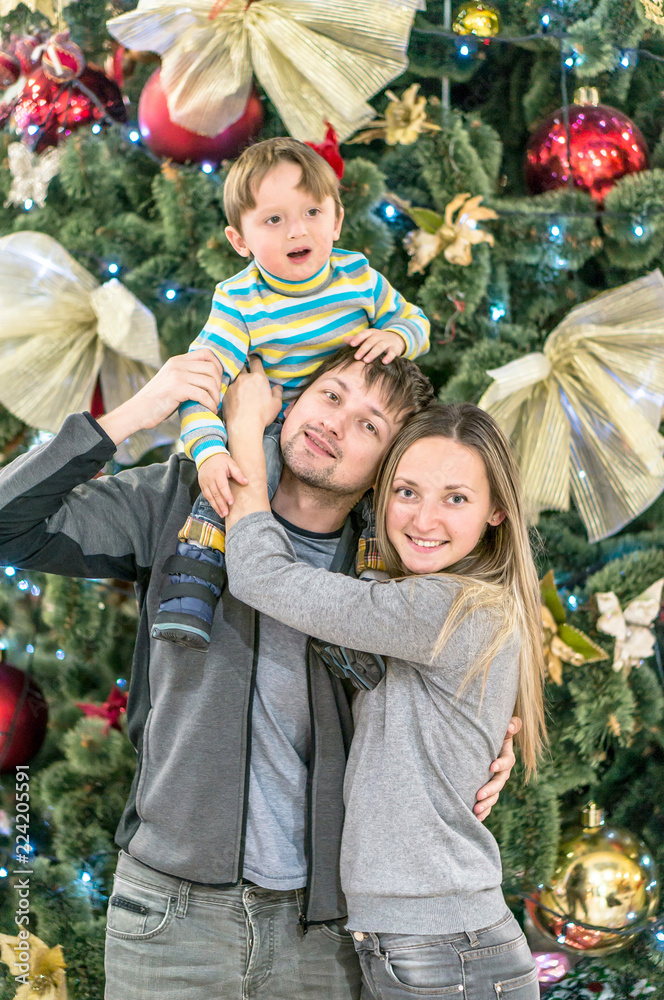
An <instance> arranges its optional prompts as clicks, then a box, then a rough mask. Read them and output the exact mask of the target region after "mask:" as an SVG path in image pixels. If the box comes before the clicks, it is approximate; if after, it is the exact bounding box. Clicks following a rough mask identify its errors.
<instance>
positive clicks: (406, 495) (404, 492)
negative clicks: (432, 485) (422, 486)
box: [397, 486, 415, 500]
mask: <svg viewBox="0 0 664 1000" xmlns="http://www.w3.org/2000/svg"><path fill="white" fill-rule="evenodd" d="M397 493H398V494H399V496H400V497H401V498H402V499H403V500H412V498H413V497H414V496H415V494H414V493H413V491H412V490H410V489H408V487H407V486H402V487H401V489H399V490H397Z"/></svg>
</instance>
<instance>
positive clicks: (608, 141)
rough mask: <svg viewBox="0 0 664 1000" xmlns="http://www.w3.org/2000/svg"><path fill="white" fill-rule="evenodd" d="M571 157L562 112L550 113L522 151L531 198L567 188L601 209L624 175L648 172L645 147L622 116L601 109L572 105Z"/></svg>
mask: <svg viewBox="0 0 664 1000" xmlns="http://www.w3.org/2000/svg"><path fill="white" fill-rule="evenodd" d="M569 131H570V156H569V160H568V157H567V139H566V136H565V122H564V117H563V109H562V108H559V109H558V111H554V113H553V114H552V115H550V116H549V117H548V118H547V119H545V121H543V122H542V123H541V125H539V126H538V127H537V129H536V130H535V132H534V133H533V135H532V136H531V139H530V141H529V143H528V146H527V149H526V168H525V173H526V184H527V185H528V190H529V191H530V192H531V194H541V193H542V192H543V191H551V190H553V189H555V188H564V187H567V186H568V183H569V177H570V175H571V177H572V182H573V184H574V187H575V188H581V189H582V190H584V191H587V192H588V193H589V194H590V195H592V197H593V198H594V199H595V200H596V201H597V202H599V203H600V204H602V202H603V201H604V198H605V197H606V195H607V194H608V192H609V191H610V190H611V188H612V187H613V185H614V184H615V182H616V181H617V180H618V179H619V178H620V177H623V176H624V175H625V174H633V173H637V172H638V171H640V170H647V169H648V147H647V146H646V141H645V139H644V138H643V136H642V135H641V133H640V131H639V130H638V128H637V127H636V125H635V124H634V122H632V121H630V119H629V118H628V117H627V115H624V114H623V113H622V111H618V110H617V109H616V108H610V107H609V106H608V105H606V104H597V105H594V104H571V105H570V107H569Z"/></svg>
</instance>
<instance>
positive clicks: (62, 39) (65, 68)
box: [41, 31, 85, 83]
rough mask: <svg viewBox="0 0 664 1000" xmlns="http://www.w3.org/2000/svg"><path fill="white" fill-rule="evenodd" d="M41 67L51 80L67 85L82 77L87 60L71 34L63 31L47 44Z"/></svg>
mask: <svg viewBox="0 0 664 1000" xmlns="http://www.w3.org/2000/svg"><path fill="white" fill-rule="evenodd" d="M41 65H42V69H43V70H44V73H45V74H46V76H47V77H48V78H49V80H53V81H54V82H55V83H66V82H67V81H68V80H74V79H75V78H76V77H77V76H80V75H81V73H82V71H83V68H84V66H85V58H84V56H83V53H82V52H81V50H80V48H79V47H78V45H77V44H76V43H75V42H72V40H71V39H70V37H69V32H68V31H61V32H59V33H58V34H57V35H53V37H52V38H51V39H50V40H49V41H48V42H47V43H46V47H45V49H44V54H43V55H42V60H41Z"/></svg>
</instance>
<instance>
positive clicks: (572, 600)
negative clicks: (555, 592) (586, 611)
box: [567, 594, 579, 608]
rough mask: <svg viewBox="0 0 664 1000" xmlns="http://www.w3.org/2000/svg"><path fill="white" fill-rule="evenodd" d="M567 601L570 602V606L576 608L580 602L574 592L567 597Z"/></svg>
mask: <svg viewBox="0 0 664 1000" xmlns="http://www.w3.org/2000/svg"><path fill="white" fill-rule="evenodd" d="M567 603H568V604H569V606H570V608H575V607H576V606H577V604H578V603H579V602H578V600H577V599H576V597H575V596H574V594H570V595H569V597H568V598H567Z"/></svg>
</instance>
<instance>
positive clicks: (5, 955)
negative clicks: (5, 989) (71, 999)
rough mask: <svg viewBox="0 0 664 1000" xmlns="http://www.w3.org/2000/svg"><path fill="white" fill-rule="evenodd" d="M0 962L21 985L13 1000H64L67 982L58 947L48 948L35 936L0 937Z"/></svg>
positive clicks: (0, 935)
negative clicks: (7, 967) (6, 966)
mask: <svg viewBox="0 0 664 1000" xmlns="http://www.w3.org/2000/svg"><path fill="white" fill-rule="evenodd" d="M0 961H3V962H4V963H5V964H6V965H8V966H9V970H10V975H11V976H12V977H13V978H14V980H15V981H16V982H17V983H22V985H21V986H19V988H18V990H17V991H16V994H15V998H14V1000H67V996H68V994H67V980H66V976H65V968H66V966H65V961H64V957H63V955H62V946H61V945H59V944H57V945H55V947H54V948H49V946H48V945H47V944H44V942H43V941H42V940H41V939H40V938H38V937H37V936H36V935H35V934H28V936H27V938H19V937H10V936H9V934H0Z"/></svg>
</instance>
